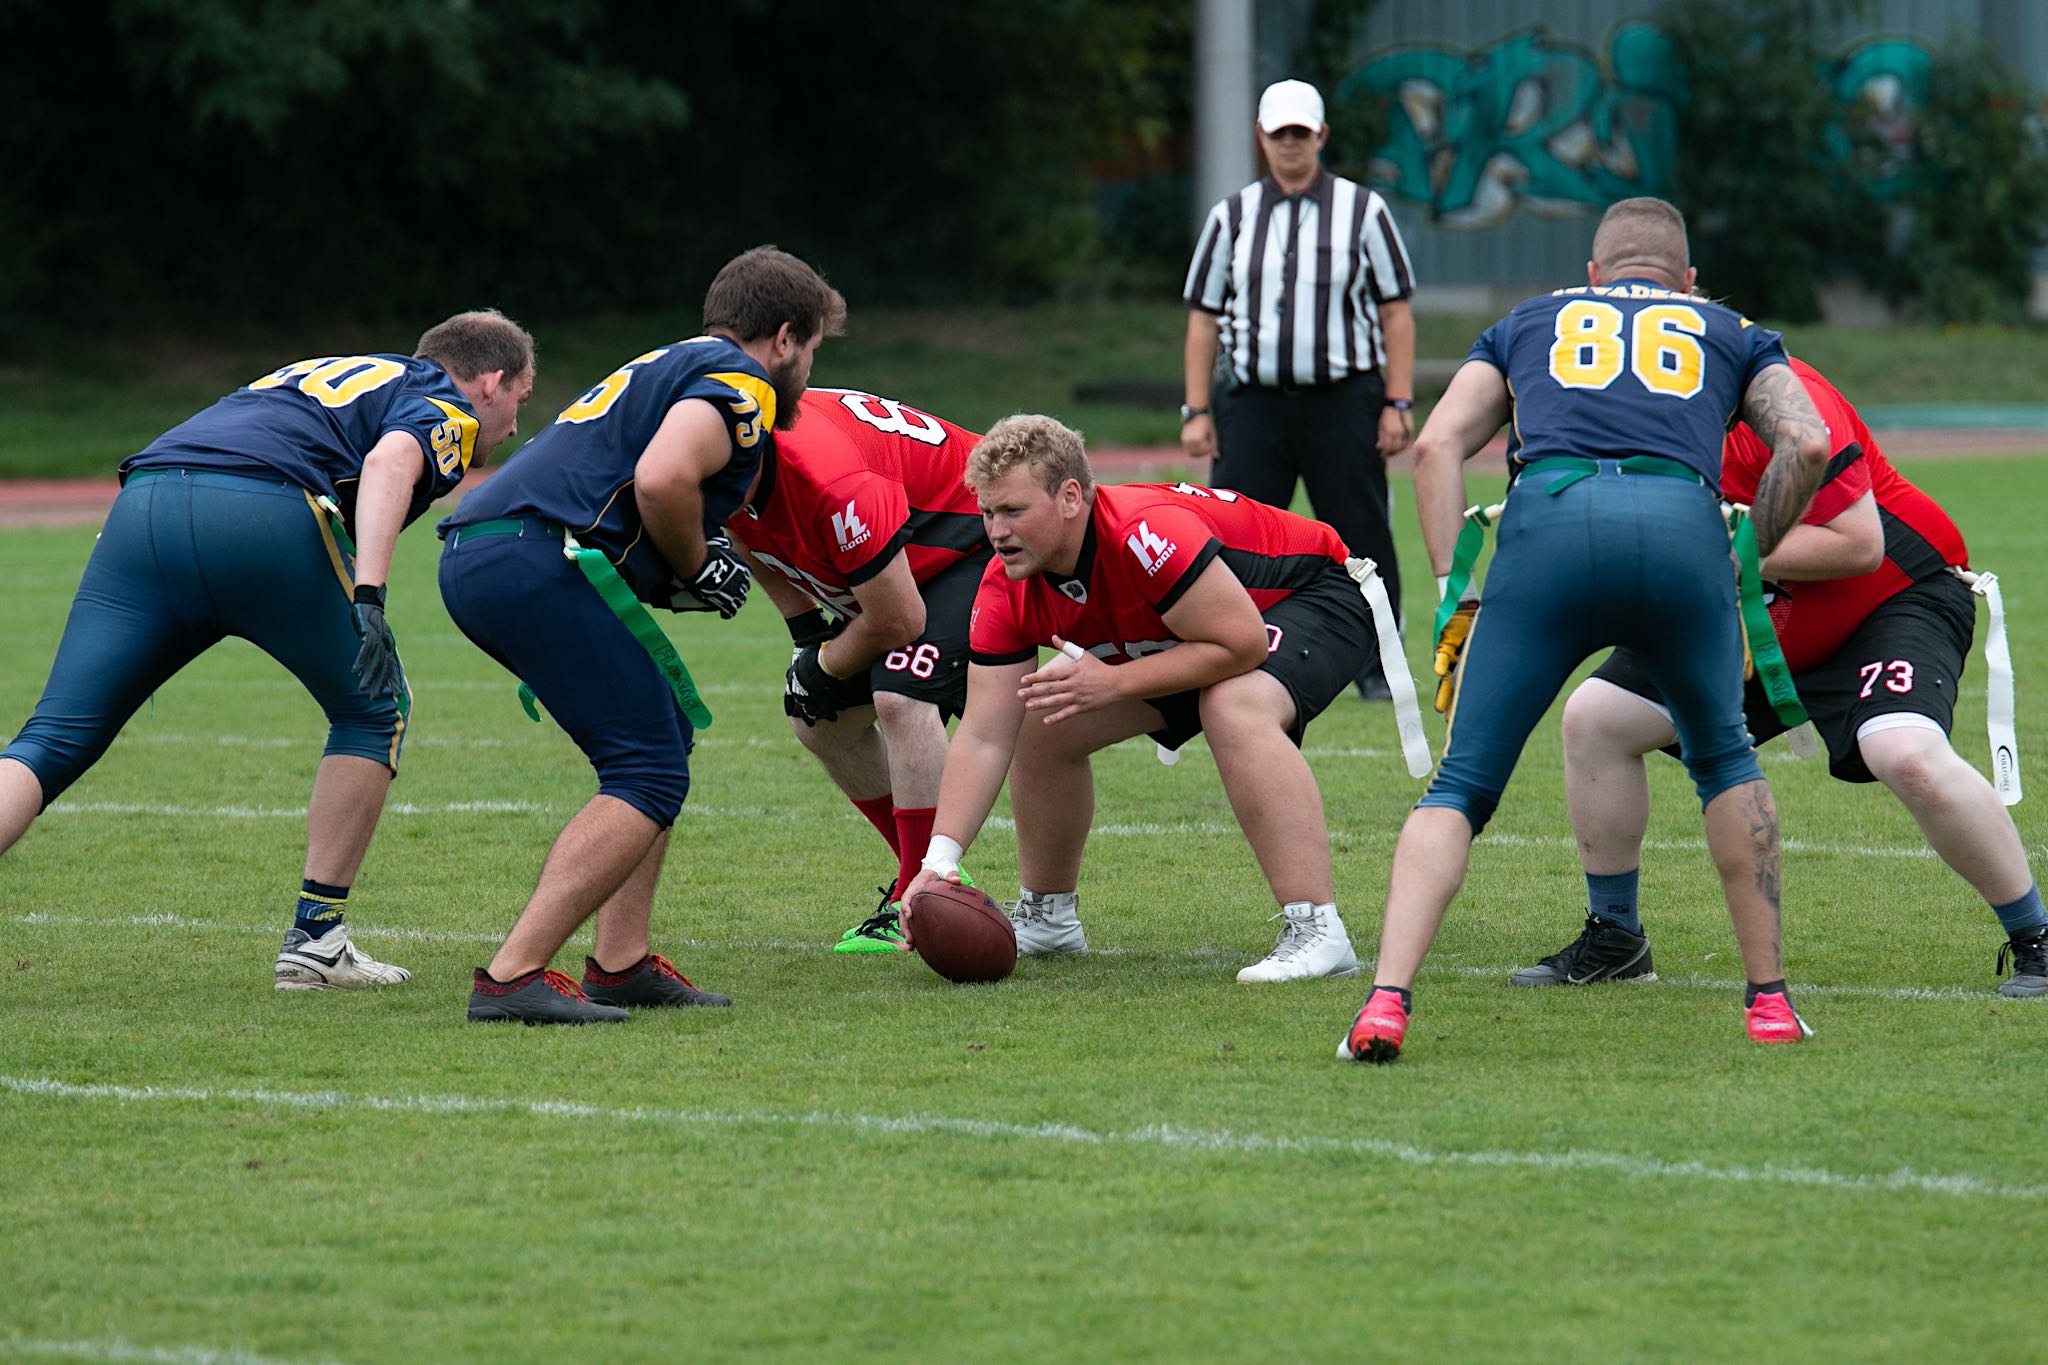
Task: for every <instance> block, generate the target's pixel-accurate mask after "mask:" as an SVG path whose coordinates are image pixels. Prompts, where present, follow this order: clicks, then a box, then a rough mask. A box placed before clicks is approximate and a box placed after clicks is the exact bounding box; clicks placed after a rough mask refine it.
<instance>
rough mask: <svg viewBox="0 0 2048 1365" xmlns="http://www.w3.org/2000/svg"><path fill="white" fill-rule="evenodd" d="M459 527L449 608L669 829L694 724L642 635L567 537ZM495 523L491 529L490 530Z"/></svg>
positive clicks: (624, 796)
mask: <svg viewBox="0 0 2048 1365" xmlns="http://www.w3.org/2000/svg"><path fill="white" fill-rule="evenodd" d="M517 521H518V523H519V529H518V531H517V532H514V533H509V534H499V535H478V534H476V531H477V529H478V528H474V527H468V526H458V527H454V528H452V529H451V530H450V531H449V532H448V538H447V543H446V544H445V545H444V546H442V549H441V600H442V601H443V602H445V603H446V604H447V606H448V614H449V615H450V616H451V617H453V618H454V619H455V624H456V625H457V626H459V627H461V628H462V633H463V634H464V635H467V636H468V637H469V638H470V640H471V641H472V642H474V643H475V644H476V646H477V648H479V649H481V650H483V652H484V653H486V654H488V655H490V656H491V657H492V658H493V659H496V660H497V661H498V662H499V663H500V664H502V665H504V667H505V668H506V669H507V670H508V671H510V672H511V673H512V675H513V676H514V677H517V678H518V679H519V680H520V681H521V682H523V683H525V684H526V685H527V686H528V687H530V688H532V689H533V695H534V696H535V697H536V698H538V699H539V701H540V704H541V705H542V706H545V707H546V708H547V709H548V714H549V715H551V716H553V717H554V718H555V723H556V724H558V725H560V726H561V727H562V729H564V730H565V731H567V732H568V735H569V738H570V739H572V740H574V741H576V747H577V748H579V749H581V750H582V751H583V756H584V757H585V758H588V759H589V760H590V766H591V767H592V768H594V769H596V770H597V790H598V793H599V794H600V795H603V796H611V797H616V798H617V799H618V800H621V801H624V802H625V803H626V804H627V805H629V806H631V807H633V808H634V809H635V810H637V811H639V812H640V813H641V814H643V815H645V816H646V817H647V818H648V819H650V820H652V821H654V823H656V824H657V825H660V826H661V827H662V828H663V829H667V828H668V827H669V826H670V825H673V824H674V823H675V821H676V816H677V814H678V813H680V812H681V810H682V808H683V798H684V797H686V796H688V795H689V792H690V748H691V746H692V744H693V743H694V742H695V738H694V733H693V730H692V727H691V725H690V722H689V718H688V717H686V716H684V715H683V711H682V708H681V707H680V706H678V705H677V704H676V698H675V693H674V692H672V691H670V690H669V685H668V680H667V679H666V678H664V677H662V675H661V670H660V669H658V668H656V667H655V666H654V660H652V659H650V658H648V657H647V651H646V650H645V649H644V648H642V647H641V644H640V642H639V641H638V640H636V639H634V638H633V633H632V632H631V631H629V630H627V629H626V627H625V625H624V624H622V623H621V622H620V620H619V618H618V617H616V616H614V615H613V614H612V609H611V608H610V607H608V606H606V605H605V603H604V599H603V598H602V597H600V596H598V593H597V589H596V588H594V587H592V586H591V583H590V580H589V579H587V578H585V577H584V576H583V571H582V570H581V569H579V568H577V567H576V565H575V564H574V563H573V562H572V561H570V560H569V559H568V557H567V556H565V555H564V554H563V553H562V533H561V528H560V527H554V526H549V525H547V524H546V523H544V522H541V521H539V520H537V519H535V518H532V517H522V518H518V519H517ZM486 524H487V525H488V524H489V523H486Z"/></svg>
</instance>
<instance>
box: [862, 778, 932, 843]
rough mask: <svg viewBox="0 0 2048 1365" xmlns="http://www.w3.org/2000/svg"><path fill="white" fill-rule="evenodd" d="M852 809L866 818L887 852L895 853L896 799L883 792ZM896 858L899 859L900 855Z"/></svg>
mask: <svg viewBox="0 0 2048 1365" xmlns="http://www.w3.org/2000/svg"><path fill="white" fill-rule="evenodd" d="M853 808H854V809H855V810H857V811H859V812H860V813H861V814H862V815H865V816H866V817H867V818H868V823H869V824H871V825H873V826H874V827H875V830H876V832H877V833H879V834H880V835H881V836H882V838H883V840H884V841H885V842H886V843H887V844H888V845H889V851H890V852H891V853H896V815H895V811H896V798H895V797H893V796H891V795H889V794H888V793H887V792H884V793H882V794H881V795H880V796H876V797H871V798H869V799H868V800H866V801H855V802H854V803H853ZM897 856H898V858H899V859H900V858H901V856H902V855H901V854H897ZM918 856H919V857H920V858H922V857H923V856H924V855H923V854H922V853H920V854H918Z"/></svg>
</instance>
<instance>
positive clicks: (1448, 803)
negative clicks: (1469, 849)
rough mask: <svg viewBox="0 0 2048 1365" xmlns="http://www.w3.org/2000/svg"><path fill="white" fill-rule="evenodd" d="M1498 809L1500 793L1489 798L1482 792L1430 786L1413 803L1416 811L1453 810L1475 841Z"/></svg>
mask: <svg viewBox="0 0 2048 1365" xmlns="http://www.w3.org/2000/svg"><path fill="white" fill-rule="evenodd" d="M1499 808H1500V793H1499V792H1495V793H1493V794H1492V795H1491V796H1488V795H1486V794H1485V793H1482V792H1470V791H1463V790H1459V789H1456V788H1441V787H1439V786H1436V785H1434V784H1433V785H1432V786H1431V787H1430V789H1429V790H1428V791H1426V792H1424V793H1423V795H1422V799H1421V800H1420V801H1417V802H1416V803H1415V809H1417V810H1454V811H1456V812H1458V814H1460V815H1462V816H1464V817H1465V823H1466V824H1468V825H1470V826H1471V827H1472V837H1473V838H1475V839H1477V838H1478V837H1479V836H1480V834H1481V833H1482V832H1483V831H1484V830H1485V829H1486V825H1487V822H1488V821H1490V820H1492V819H1493V813H1494V811H1496V810H1498V809H1499Z"/></svg>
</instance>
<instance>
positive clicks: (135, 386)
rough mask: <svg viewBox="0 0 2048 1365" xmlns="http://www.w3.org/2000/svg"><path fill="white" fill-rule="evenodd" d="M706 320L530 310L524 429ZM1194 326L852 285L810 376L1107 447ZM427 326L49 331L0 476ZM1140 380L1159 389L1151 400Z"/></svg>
mask: <svg viewBox="0 0 2048 1365" xmlns="http://www.w3.org/2000/svg"><path fill="white" fill-rule="evenodd" d="M1492 321H1493V319H1492V318H1490V317H1476V316H1470V315H1459V314H1442V313H1424V314H1421V315H1420V316H1418V318H1417V319H1416V354H1417V355H1418V356H1421V357H1424V358H1433V359H1459V358H1462V357H1463V356H1464V355H1465V353H1466V352H1467V351H1468V350H1470V349H1471V346H1472V341H1473V338H1474V337H1476V336H1477V335H1478V334H1479V332H1480V331H1481V330H1483V329H1484V328H1485V327H1486V326H1487V325H1488V324H1490V323H1491V322H1492ZM696 328H697V315H696V314H695V313H694V312H693V311H692V309H690V308H688V307H677V308H671V309H666V310H663V311H661V312H656V313H649V314H646V315H642V316H636V317H615V318H599V319H594V320H589V321H583V322H576V323H566V324H561V323H558V324H537V325H536V326H535V328H534V331H535V335H536V337H537V339H538V340H539V343H540V348H541V369H540V379H539V383H538V384H537V385H536V386H535V391H534V398H533V402H532V403H531V405H530V406H529V408H528V410H527V416H526V417H525V419H524V423H523V427H524V432H525V433H526V434H529V435H530V434H531V433H533V432H535V431H538V430H540V428H541V427H542V426H543V425H544V424H545V423H546V422H547V421H548V420H549V419H550V418H552V416H553V415H554V414H555V413H557V412H559V411H561V409H562V408H563V407H564V406H566V405H567V404H568V403H569V402H570V401H571V400H572V399H574V398H575V396H576V395H577V394H578V393H579V392H581V391H582V390H583V389H585V388H587V387H589V386H590V385H592V384H594V383H596V382H597V381H598V380H599V379H602V378H603V377H604V376H605V375H606V374H608V373H610V372H611V371H612V370H613V369H615V368H617V367H618V366H619V365H620V364H622V363H624V362H625V361H627V360H629V359H631V358H632V357H634V356H636V355H639V354H640V353H641V352H643V351H645V350H647V349H648V348H649V347H650V346H657V345H660V344H661V343H662V342H664V341H670V340H673V339H675V338H677V337H685V336H690V335H693V334H694V333H695V331H696ZM1186 330H1187V310H1186V309H1185V308H1182V307H1181V306H1179V305H1178V304H1175V303H1173V302H1171V301H1169V300H1160V301H1154V302H1130V301H1123V302H1116V303H1074V304H1059V305H1051V304H1048V305H1043V306H1040V307H1036V308H1026V309H1016V310H994V309H981V310H975V309H952V310H944V311H940V310H913V309H889V308H870V307H867V306H865V305H864V304H863V303H862V301H860V300H858V299H856V300H854V301H853V309H852V314H851V318H850V320H849V326H848V332H847V335H845V336H844V337H839V338H835V339H833V340H831V341H828V342H827V343H826V344H825V346H824V347H823V348H822V349H821V350H820V351H819V355H818V364H817V369H816V372H815V374H814V376H813V378H814V382H816V383H818V384H820V385H835V386H840V387H847V388H865V389H870V390H873V391H874V392H877V393H882V394H886V395H888V396H890V397H892V398H898V399H901V400H902V401H904V402H907V403H912V404H915V405H918V406H921V407H924V408H927V409H929V410H930V411H932V412H935V413H938V414H940V415H941V416H944V417H946V418H948V419H950V420H952V421H956V422H959V423H961V424H963V425H965V426H968V427H970V428H973V429H975V430H986V429H987V428H988V426H989V425H990V424H991V423H993V422H995V421H996V420H997V419H998V418H1001V417H1005V416H1007V415H1009V414H1010V413H1012V412H1047V413H1051V414H1053V415H1055V416H1058V417H1060V418H1061V419H1063V420H1065V421H1067V422H1070V423H1072V424H1074V425H1077V426H1079V427H1080V428H1081V429H1082V430H1083V431H1085V432H1086V433H1087V435H1088V438H1089V440H1090V441H1092V442H1094V443H1096V444H1098V445H1173V444H1175V443H1176V442H1178V441H1179V439H1180V423H1179V418H1178V416H1177V414H1176V413H1175V411H1174V406H1175V404H1176V403H1177V402H1178V394H1179V385H1180V382H1181V350H1182V342H1183V340H1184V338H1185V336H1186ZM417 335H418V329H417V328H415V329H411V330H407V329H403V328H395V329H382V330H371V329H364V328H345V329H342V330H340V331H339V332H321V333H308V334H304V335H289V334H288V335H264V336H258V335H244V336H240V337H236V338H233V339H229V340H220V339H214V340H209V341H206V342H203V343H201V342H196V341H194V340H192V339H189V338H135V337H118V338H90V339H87V338H77V337H61V336H60V337H52V338H48V339H46V340H45V342H44V343H43V344H42V345H40V346H39V348H38V349H37V351H36V360H35V363H33V364H19V365H14V366H8V365H4V364H0V479H4V478H66V477H95V476H104V475H107V474H110V473H111V472H112V471H113V469H114V467H115V466H116V465H117V464H119V463H120V461H121V460H122V458H124V457H125V456H127V455H129V454H132V453H133V452H135V451H137V450H140V449H141V448H142V447H143V446H145V445H147V444H148V443H149V442H150V441H151V440H152V439H154V438H155V437H156V436H157V434H158V433H160V432H162V431H164V430H166V429H167V428H169V427H171V426H174V425H175V424H177V423H178V422H181V421H183V420H184V419H185V418H186V417H188V416H190V415H191V414H192V413H194V412H196V411H198V410H199V409H201V408H203V407H205V406H206V405H207V404H209V403H211V402H212V401H213V400H214V399H216V398H218V397H220V395H221V394H223V393H226V392H228V391H229V390H231V389H234V388H235V387H237V386H239V385H242V384H246V383H248V382H249V381H250V380H251V379H254V378H256V377H258V376H260V375H262V374H265V373H267V372H268V371H270V370H272V369H275V368H276V367H277V366H278V365H280V364H282V363H284V362H285V361H287V360H290V359H294V358H297V357H299V356H302V355H319V354H332V353H335V352H338V351H347V350H352V349H353V350H381V351H393V350H397V351H409V350H411V348H412V345H413V342H414V341H415V339H416V338H417ZM1786 342H1787V344H1788V345H1789V346H1790V347H1791V348H1792V351H1793V353H1794V354H1797V355H1800V356H1803V357H1804V358H1806V359H1808V360H1811V361H1812V362H1813V363H1814V364H1815V365H1817V366H1819V367H1820V369H1821V371H1822V372H1823V373H1824V374H1826V375H1828V376H1829V377H1830V378H1831V379H1832V380H1834V382H1835V383H1836V384H1837V385H1839V386H1840V387H1841V389H1842V390H1843V392H1845V393H1847V394H1848V395H1849V396H1850V398H1851V399H1852V400H1854V401H1856V402H1859V403H1865V404H1878V403H1887V402H1890V403H1930V402H1986V403H1999V404H2014V403H2048V331H2041V330H2021V329H2012V328H1981V327H1980V328H1932V327H1896V328H1890V329H1886V330H1882V331H1879V330H1872V329H1853V328H1841V327H1820V326H1814V327H1797V328H1791V329H1788V330H1787V331H1786ZM1112 381H1113V382H1121V383H1123V384H1125V388H1124V389H1122V390H1118V391H1117V392H1119V393H1121V395H1122V396H1121V397H1120V398H1117V399H1115V400H1112V399H1111V398H1109V397H1105V396H1102V395H1101V394H1099V393H1096V392H1095V391H1094V390H1093V389H1092V388H1091V386H1099V385H1101V384H1103V383H1105V382H1112ZM1132 381H1135V382H1136V383H1137V384H1138V385H1139V386H1140V387H1141V389H1142V388H1143V386H1147V385H1149V386H1151V388H1150V390H1149V392H1150V393H1152V394H1158V395H1163V396H1160V397H1158V398H1157V399H1156V401H1142V400H1141V399H1140V397H1139V396H1138V393H1136V392H1133V391H1132V390H1130V389H1129V387H1128V386H1129V384H1130V382H1132ZM1083 391H1087V392H1089V395H1090V396H1089V397H1087V398H1085V399H1084V398H1083V397H1082V396H1081V394H1082V392H1083ZM1419 397H1420V399H1421V402H1422V409H1423V411H1422V412H1421V413H1420V414H1418V425H1419V421H1420V418H1421V417H1422V416H1426V415H1427V410H1428V407H1429V404H1430V403H1431V402H1432V401H1433V400H1434V397H1435V395H1434V394H1433V393H1431V392H1429V391H1428V388H1427V386H1424V390H1423V391H1422V392H1421V393H1420V394H1419ZM515 448H516V446H508V447H507V448H506V449H504V450H503V451H501V452H499V454H498V456H497V457H496V458H498V459H500V460H502V459H503V458H504V457H505V456H506V455H509V454H510V453H511V451H512V450H513V449H515Z"/></svg>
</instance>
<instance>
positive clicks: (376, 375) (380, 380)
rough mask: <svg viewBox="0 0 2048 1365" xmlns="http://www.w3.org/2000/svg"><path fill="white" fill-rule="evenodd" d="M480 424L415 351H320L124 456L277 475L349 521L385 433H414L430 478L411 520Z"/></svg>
mask: <svg viewBox="0 0 2048 1365" xmlns="http://www.w3.org/2000/svg"><path fill="white" fill-rule="evenodd" d="M477 427H478V423H477V420H476V415H475V414H474V413H473V412H471V410H470V402H469V399H468V397H466V396H465V395H464V394H463V392H462V390H461V389H459V388H457V387H456V385H455V381H454V380H453V379H451V378H450V377H449V375H448V372H447V371H446V370H444V369H442V368H441V367H440V366H439V365H438V364H436V363H435V362H433V361H431V360H421V359H419V358H418V357H417V356H409V355H344V356H322V357H321V358H319V359H317V360H301V361H297V362H295V363H294V364H290V365H286V366H285V367H284V368H282V369H279V370H274V371H272V372H271V373H269V374H267V375H265V376H263V378H261V379H259V380H257V381H256V382H255V383H253V384H250V385H248V386H246V387H244V388H239V389H236V390H235V391H234V392H233V393H231V394H229V395H228V396H227V397H225V398H223V399H221V400H220V401H219V402H218V403H215V404H214V405H213V406H212V407H210V408H208V409H206V410H205V411H204V412H201V413H199V414H197V415H196V416H193V417H189V418H187V419H186V420H184V421H183V422H180V423H179V424H178V425H177V426H174V427H172V428H171V429H170V430H169V431H167V432H165V433H164V434H163V435H161V436H159V437H157V438H156V439H155V440H154V441H152V442H150V443H149V445H148V447H147V448H145V449H144V450H143V451H142V452H141V453H140V454H137V455H131V456H129V457H128V458H127V459H126V460H124V461H122V463H121V475H122V477H123V478H126V477H127V475H128V474H129V472H130V471H132V470H137V469H208V470H213V471H216V472H219V473H224V474H246V475H249V476H250V477H252V478H265V477H271V476H275V477H279V478H282V479H284V480H285V481H287V482H289V483H294V484H297V485H298V486H299V487H301V488H304V489H306V490H307V491H309V492H312V493H322V494H325V495H327V496H328V497H331V498H333V499H334V500H335V502H336V504H337V505H339V506H340V508H341V510H342V513H343V514H344V515H345V516H347V517H348V518H349V520H350V522H351V523H353V522H354V520H355V501H356V486H357V484H358V483H360V482H361V480H362V476H363V460H364V459H365V458H366V457H367V456H368V455H369V453H370V449H371V447H373V446H375V445H376V444H377V442H378V441H379V440H381V439H382V438H383V436H384V435H385V433H386V432H392V431H403V432H407V433H410V434H411V435H412V437H413V438H414V439H415V440H417V441H418V442H419V443H420V450H421V451H422V452H423V453H424V454H425V456H426V469H427V471H428V475H429V477H428V478H426V479H424V480H421V481H418V482H416V483H415V485H414V487H413V491H412V502H411V504H410V505H409V506H408V507H407V508H406V509H405V520H406V523H407V524H408V525H410V524H411V522H412V521H413V519H414V518H415V517H417V516H419V514H420V513H422V512H424V511H426V510H427V508H428V507H429V506H431V505H432V504H433V502H434V500H435V499H436V498H440V497H442V496H444V495H446V494H447V493H449V492H452V491H453V490H454V488H455V485H456V484H458V483H460V482H462V476H463V474H464V473H465V472H467V471H468V469H469V461H470V457H471V456H472V455H473V454H474V453H475V450H476V436H477Z"/></svg>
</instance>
